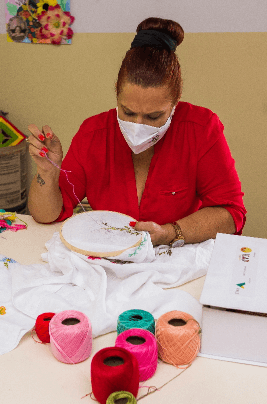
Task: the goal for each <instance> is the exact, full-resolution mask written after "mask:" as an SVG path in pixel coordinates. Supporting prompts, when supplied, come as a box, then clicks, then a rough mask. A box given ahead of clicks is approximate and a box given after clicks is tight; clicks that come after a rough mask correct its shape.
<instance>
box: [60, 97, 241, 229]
mask: <svg viewBox="0 0 267 404" xmlns="http://www.w3.org/2000/svg"><path fill="white" fill-rule="evenodd" d="M61 168H62V169H64V170H70V171H71V172H68V173H67V174H68V178H69V181H70V182H71V183H72V184H73V185H74V189H73V186H72V185H70V184H69V183H68V181H67V179H66V175H65V173H64V172H62V171H61V173H60V178H59V186H60V189H61V192H62V197H63V208H62V211H61V214H60V216H59V217H58V219H57V220H56V221H62V220H65V219H66V218H68V217H70V216H71V215H72V213H73V208H74V207H75V206H77V204H78V201H77V199H76V197H75V196H74V192H75V194H76V196H77V197H78V198H79V200H80V201H81V200H82V199H83V198H84V197H85V196H86V197H87V199H88V202H89V204H90V205H91V207H92V209H94V210H111V211H116V212H121V213H124V214H127V215H129V216H132V217H133V218H135V219H136V220H137V221H154V222H156V223H158V224H161V225H162V224H165V223H169V222H173V221H175V220H179V219H181V218H183V217H185V216H188V215H190V214H191V213H193V212H196V211H197V210H199V209H201V208H204V207H207V206H222V207H224V208H226V209H227V210H228V211H229V212H230V213H231V215H232V216H233V219H234V221H235V225H236V234H241V231H242V228H243V227H244V224H245V214H246V209H245V207H244V204H243V199H242V196H243V195H244V194H243V193H242V192H241V183H240V181H239V178H238V174H237V172H236V170H235V163H234V159H233V158H232V156H231V152H230V150H229V147H228V145H227V142H226V139H225V137H224V134H223V125H222V123H221V122H220V120H219V118H218V116H217V115H216V114H214V113H213V112H212V111H210V110H209V109H206V108H202V107H198V106H195V105H192V104H189V103H187V102H179V103H178V105H177V107H176V110H175V113H174V115H173V118H172V122H171V125H170V127H169V129H168V131H167V132H166V134H165V135H164V136H163V138H162V139H161V140H160V141H159V142H158V143H156V144H155V146H154V156H153V157H152V160H151V164H150V167H149V172H148V176H147V181H146V185H145V190H144V193H143V195H142V199H141V203H140V206H138V198H137V190H136V182H135V173H134V166H133V161H132V151H131V149H130V148H129V146H128V145H127V143H126V141H125V140H124V137H123V135H122V133H121V131H120V128H119V125H118V122H117V114H116V109H111V110H109V111H107V112H103V113H101V114H99V115H96V116H92V117H91V118H88V119H86V120H85V121H84V122H83V123H82V125H81V127H80V129H79V131H78V133H77V134H76V135H75V136H74V138H73V139H72V142H71V146H70V148H69V150H68V152H67V154H66V157H65V158H64V160H63V162H62V167H61ZM73 191H74V192H73Z"/></svg>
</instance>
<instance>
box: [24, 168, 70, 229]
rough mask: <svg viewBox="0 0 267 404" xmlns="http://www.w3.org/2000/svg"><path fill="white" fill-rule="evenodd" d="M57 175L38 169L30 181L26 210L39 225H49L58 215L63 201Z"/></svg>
mask: <svg viewBox="0 0 267 404" xmlns="http://www.w3.org/2000/svg"><path fill="white" fill-rule="evenodd" d="M58 180H59V173H58V170H57V171H56V170H55V171H53V172H51V171H49V172H47V173H46V172H42V171H41V170H39V169H38V172H37V174H36V175H35V177H34V179H33V180H32V183H31V187H30V192H29V196H28V208H29V211H30V214H31V215H32V217H33V218H34V219H35V220H36V221H37V222H39V223H50V222H53V221H54V220H56V219H57V218H58V216H59V215H60V212H61V209H62V206H63V199H62V195H61V191H60V188H59V185H58Z"/></svg>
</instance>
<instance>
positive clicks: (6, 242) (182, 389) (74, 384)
mask: <svg viewBox="0 0 267 404" xmlns="http://www.w3.org/2000/svg"><path fill="white" fill-rule="evenodd" d="M18 216H19V217H21V218H22V219H23V220H24V221H25V222H27V223H28V229H27V230H20V231H18V232H16V233H15V232H14V233H13V232H11V231H6V232H4V233H2V234H1V235H2V236H4V237H5V239H3V238H0V254H3V255H5V256H7V257H10V258H13V259H15V260H16V261H18V262H19V263H21V264H24V265H28V264H34V263H43V261H42V259H41V254H42V253H43V252H45V251H46V248H45V243H46V242H47V241H48V240H49V239H50V238H51V237H52V235H53V233H54V232H56V231H59V228H60V226H61V223H56V224H52V225H44V224H38V223H36V222H35V221H34V220H33V219H32V217H31V216H28V215H18ZM17 223H19V222H18V221H17ZM204 278H205V277H202V278H200V279H197V280H195V281H193V282H189V283H188V284H186V285H183V286H180V287H179V289H182V290H185V291H186V292H189V293H191V295H193V296H194V297H195V298H197V299H199V297H200V295H201V291H202V288H203V284H204ZM0 326H1V323H0ZM115 339H116V333H115V332H113V333H110V334H107V335H104V336H101V337H98V338H95V339H94V340H93V351H92V354H91V356H90V358H88V359H87V360H86V361H84V362H82V363H79V364H75V365H67V364H64V363H61V362H58V361H57V360H56V359H55V358H54V356H53V355H52V353H51V351H50V346H49V344H46V345H43V344H38V343H35V342H34V341H33V339H32V338H31V333H30V332H28V333H27V334H26V335H25V336H24V337H23V338H22V340H21V341H20V343H19V345H18V347H17V348H16V349H14V350H13V351H11V352H9V353H7V354H5V355H2V356H1V357H0V403H1V404H36V403H38V404H50V403H51V404H86V403H94V402H95V401H93V400H91V398H90V397H89V396H86V397H84V398H83V399H82V400H81V398H82V397H83V396H85V395H86V394H88V393H90V392H91V385H90V365H91V359H92V357H93V355H94V354H95V353H96V352H97V351H98V350H99V349H102V348H104V347H108V346H114V343H115ZM266 343H267V338H266ZM175 372H176V373H175ZM175 374H177V370H176V369H175V368H173V367H172V366H171V365H163V366H161V367H159V368H158V370H157V372H156V375H157V380H158V381H161V380H162V384H164V382H166V381H168V380H170V379H171V378H172V377H173V376H174V375H175ZM143 384H145V385H146V386H151V385H153V383H151V382H150V381H149V380H148V381H146V382H145V383H143ZM146 392H147V389H145V388H144V389H142V393H143V394H145V393H146ZM140 402H141V403H142V404H152V403H153V404H162V403H164V404H170V403H177V404H178V403H179V404H226V403H227V404H232V403H234V404H239V403H240V404H263V403H267V368H264V367H257V366H251V365H243V364H238V363H232V362H224V361H219V360H213V359H206V358H201V357H197V358H196V359H195V361H194V362H193V364H192V366H191V367H189V368H188V369H186V370H185V371H183V372H182V373H181V374H180V375H179V376H178V377H177V378H176V379H174V380H173V381H171V382H169V383H168V384H167V385H166V386H165V387H163V388H162V389H161V390H160V391H156V392H155V393H153V394H151V395H149V396H147V397H145V398H143V399H142V400H141V401H140Z"/></svg>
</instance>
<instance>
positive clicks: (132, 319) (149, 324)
mask: <svg viewBox="0 0 267 404" xmlns="http://www.w3.org/2000/svg"><path fill="white" fill-rule="evenodd" d="M131 328H142V329H143V330H147V331H150V332H151V333H152V334H155V320H154V317H153V316H152V314H151V313H149V312H148V311H145V310H138V309H136V310H127V311H124V312H123V313H121V314H120V315H119V318H118V321H117V334H118V335H119V334H121V333H122V332H123V331H126V330H130V329H131Z"/></svg>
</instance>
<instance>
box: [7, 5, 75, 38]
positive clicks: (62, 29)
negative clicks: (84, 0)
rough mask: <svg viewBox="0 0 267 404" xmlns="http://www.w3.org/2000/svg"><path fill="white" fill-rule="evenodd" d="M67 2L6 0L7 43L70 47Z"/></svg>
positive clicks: (70, 18)
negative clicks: (67, 45)
mask: <svg viewBox="0 0 267 404" xmlns="http://www.w3.org/2000/svg"><path fill="white" fill-rule="evenodd" d="M73 21H74V17H73V16H72V15H71V14H70V0H6V29H7V40H8V42H23V43H46V44H53V45H60V44H70V43H71V38H72V36H73V31H72V29H71V25H72V23H73Z"/></svg>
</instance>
